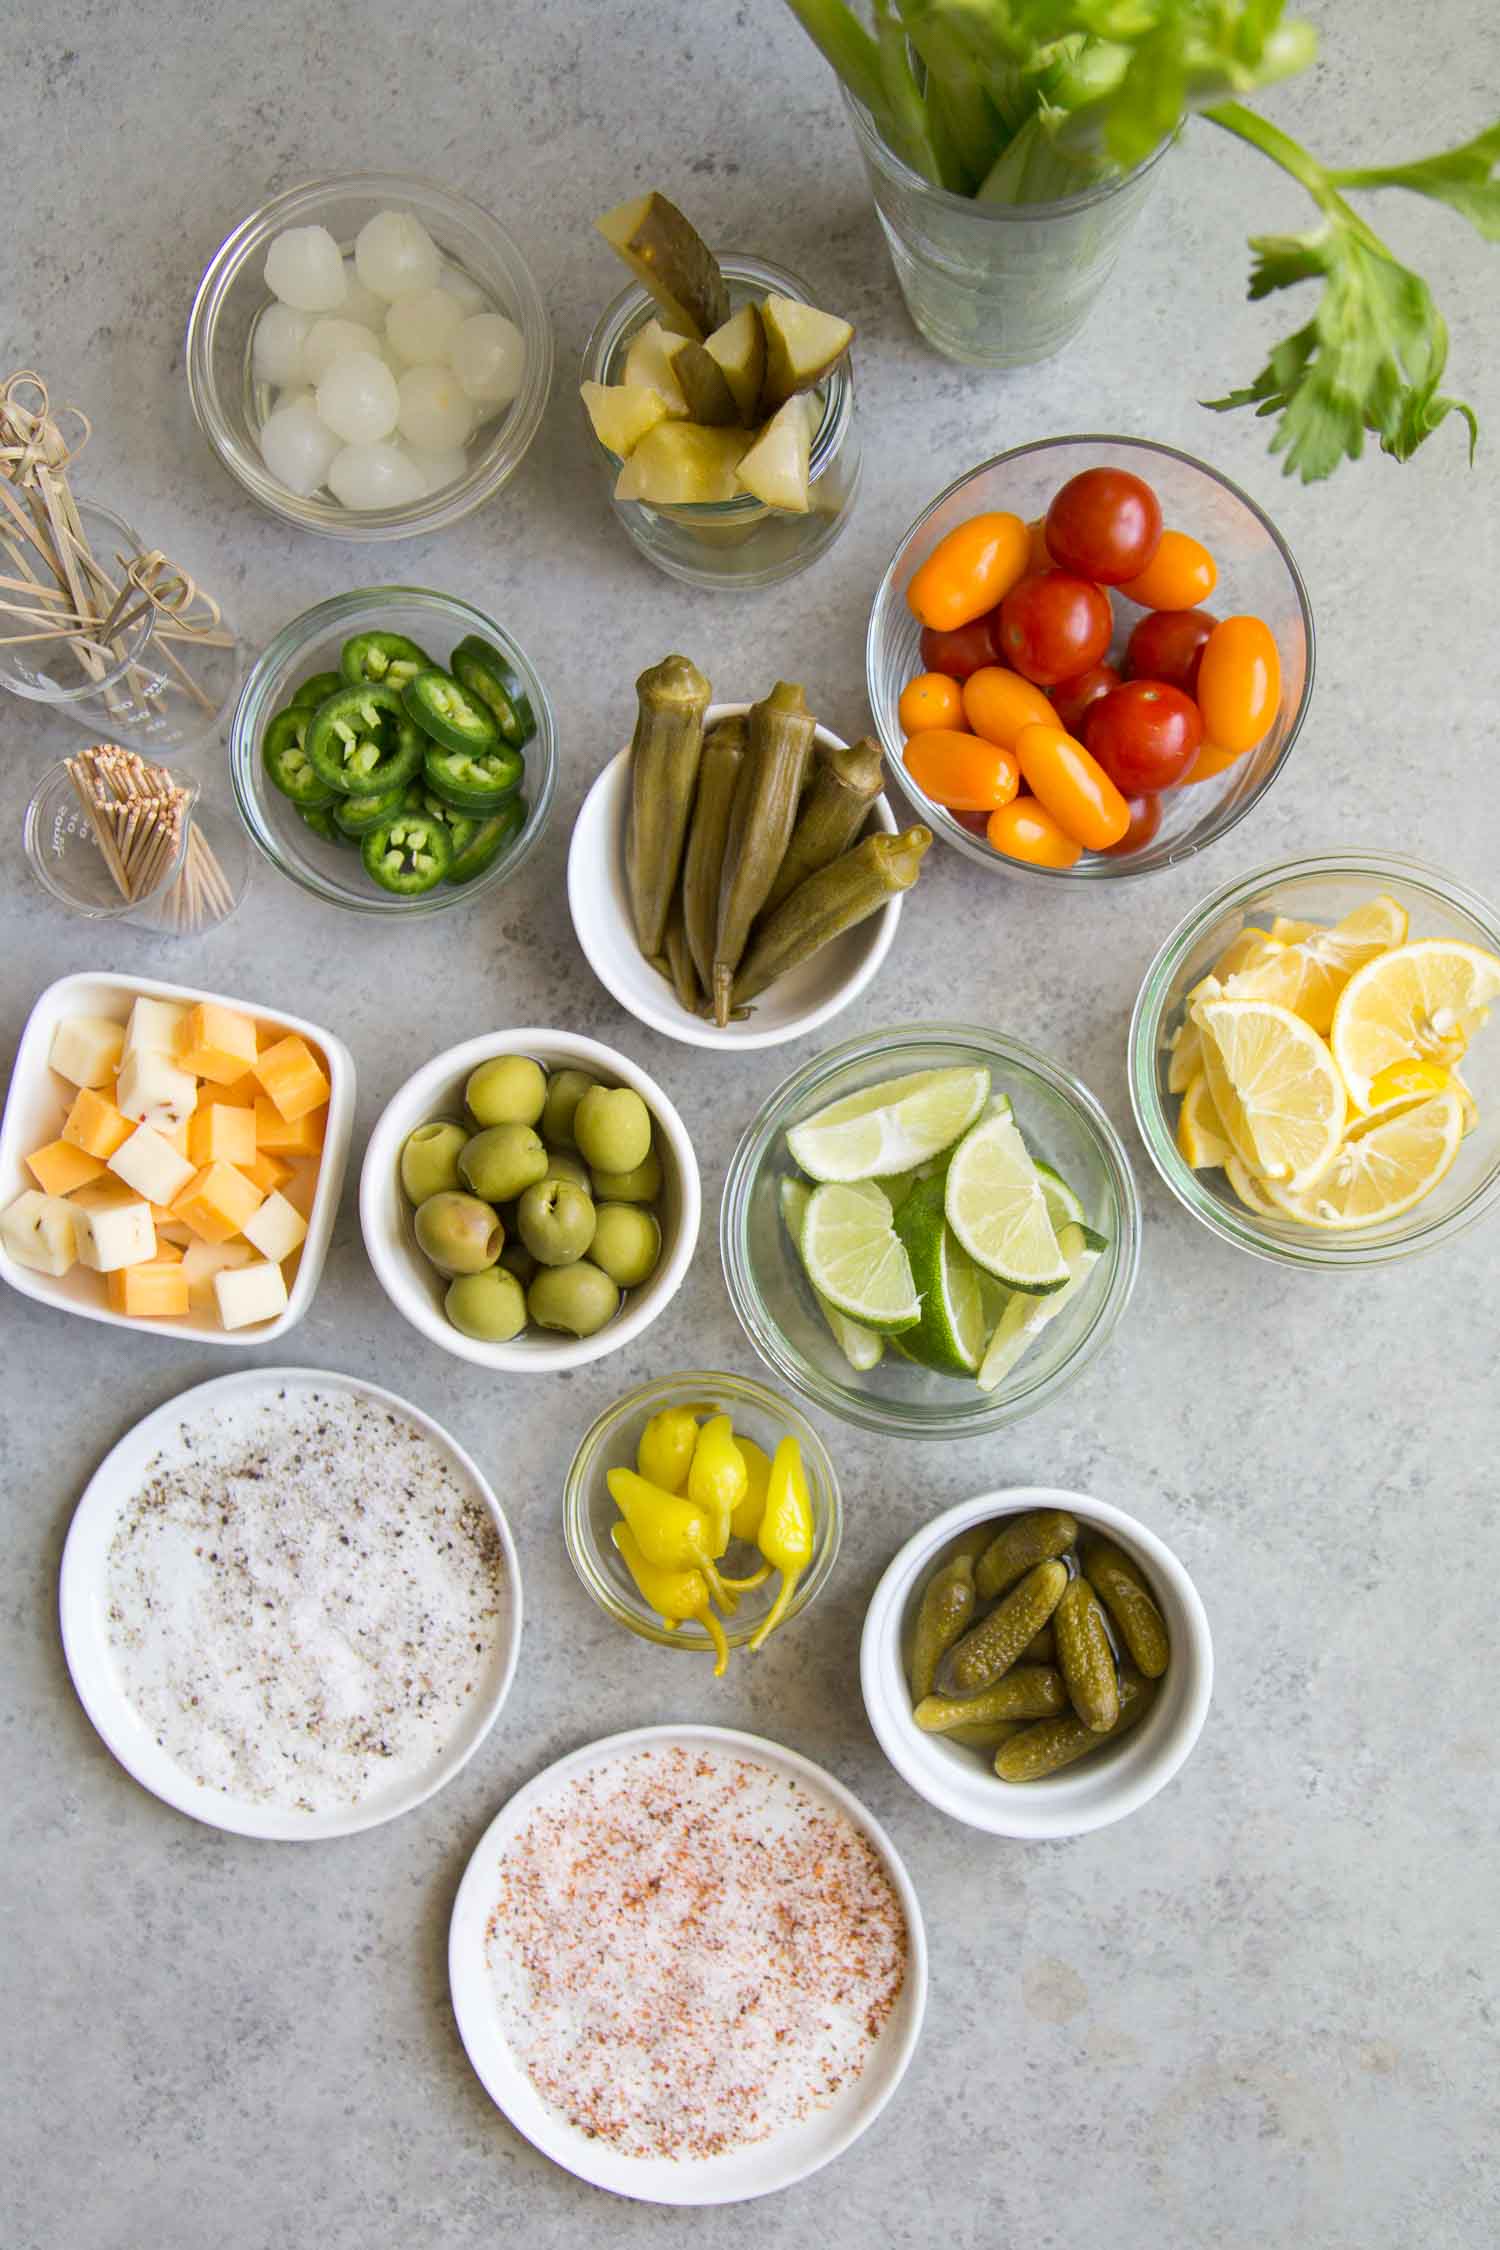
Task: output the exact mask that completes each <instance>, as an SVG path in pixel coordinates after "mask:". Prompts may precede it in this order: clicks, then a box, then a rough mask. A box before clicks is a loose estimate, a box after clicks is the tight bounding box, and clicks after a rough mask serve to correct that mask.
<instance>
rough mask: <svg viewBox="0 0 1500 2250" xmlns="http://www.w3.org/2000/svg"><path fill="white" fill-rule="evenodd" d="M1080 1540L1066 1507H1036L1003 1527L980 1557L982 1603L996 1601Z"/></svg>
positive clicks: (978, 1576)
mask: <svg viewBox="0 0 1500 2250" xmlns="http://www.w3.org/2000/svg"><path fill="white" fill-rule="evenodd" d="M1077 1537H1078V1525H1077V1523H1076V1522H1075V1520H1074V1519H1073V1517H1072V1516H1070V1515H1069V1514H1068V1512H1067V1510H1066V1509H1065V1508H1033V1509H1032V1510H1031V1511H1030V1512H1029V1513H1028V1514H1027V1515H1024V1516H1012V1517H1011V1518H1010V1519H1009V1521H1008V1522H1006V1523H1004V1524H1002V1525H1001V1527H1000V1529H999V1530H998V1531H997V1532H996V1534H995V1536H994V1538H993V1539H992V1540H991V1541H990V1543H989V1545H988V1546H987V1547H986V1548H985V1550H984V1553H983V1554H982V1555H981V1556H980V1558H979V1561H978V1564H977V1566H976V1568H975V1571H974V1584H975V1586H976V1588H977V1589H978V1592H979V1598H980V1600H981V1601H986V1602H989V1601H993V1600H994V1598H995V1596H996V1595H997V1594H1003V1593H1004V1592H1005V1589H1006V1587H1007V1586H1013V1585H1014V1584H1015V1582H1016V1580H1017V1579H1018V1578H1020V1577H1021V1576H1022V1575H1023V1574H1024V1573H1025V1572H1026V1571H1028V1570H1031V1569H1032V1568H1034V1566H1035V1565H1036V1564H1037V1563H1039V1562H1050V1561H1051V1560H1052V1558H1053V1556H1054V1555H1064V1554H1066V1553H1067V1551H1068V1549H1069V1548H1070V1547H1071V1546H1072V1544H1073V1542H1074V1540H1075V1539H1076V1538H1077Z"/></svg>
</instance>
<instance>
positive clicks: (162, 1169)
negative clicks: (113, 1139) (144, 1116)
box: [105, 1125, 193, 1203]
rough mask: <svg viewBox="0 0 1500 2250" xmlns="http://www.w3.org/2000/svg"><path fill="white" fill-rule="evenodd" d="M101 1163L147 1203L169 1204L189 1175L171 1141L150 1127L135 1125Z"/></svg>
mask: <svg viewBox="0 0 1500 2250" xmlns="http://www.w3.org/2000/svg"><path fill="white" fill-rule="evenodd" d="M105 1162H106V1163H107V1164H108V1166H109V1169H110V1170H111V1171H112V1172H114V1173H115V1174H117V1175H118V1177H119V1178H120V1179H122V1180H123V1181H124V1182H125V1185H126V1186H127V1187H132V1188H134V1189H135V1192H136V1194H137V1195H143V1196H144V1197H145V1198H146V1201H147V1202H148V1203H170V1202H171V1201H172V1198H173V1197H174V1196H177V1195H181V1193H182V1191H183V1189H184V1188H185V1187H186V1186H187V1184H188V1181H189V1180H190V1179H191V1178H192V1176H193V1167H192V1165H191V1164H189V1162H188V1160H187V1158H186V1157H185V1156H179V1155H178V1153H177V1151H176V1149H175V1148H173V1146H172V1144H171V1142H170V1141H164V1140H163V1139H162V1137H161V1135H160V1133H158V1132H156V1131H155V1130H154V1129H153V1128H152V1127H151V1126H150V1125H137V1127H136V1129H135V1131H134V1132H133V1133H132V1134H131V1136H130V1138H129V1140H128V1141H122V1142H121V1143H120V1146H119V1147H118V1148H117V1149H116V1150H115V1153H114V1155H113V1156H110V1157H107V1158H106V1159H105Z"/></svg>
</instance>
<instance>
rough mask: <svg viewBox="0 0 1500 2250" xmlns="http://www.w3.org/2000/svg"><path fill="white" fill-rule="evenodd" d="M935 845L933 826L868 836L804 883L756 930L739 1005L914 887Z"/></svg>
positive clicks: (741, 977) (740, 979)
mask: <svg viewBox="0 0 1500 2250" xmlns="http://www.w3.org/2000/svg"><path fill="white" fill-rule="evenodd" d="M931 843H932V830H931V829H930V828H920V827H918V828H908V829H906V830H905V831H904V832H903V833H902V834H901V835H899V836H887V835H885V834H884V833H881V834H879V835H876V836H867V837H866V838H865V840H864V842H863V843H862V844H856V846H855V847H854V850H853V851H852V852H845V853H844V855H843V857H842V858H841V859H836V860H834V861H833V863H832V865H831V866H828V867H821V868H819V870H818V872H817V874H816V875H809V876H808V878H807V881H806V882H805V883H799V884H798V886H797V888H796V890H794V891H793V892H792V895H791V897H790V898H788V899H786V900H784V901H783V902H782V904H781V905H780V906H778V907H777V909H776V911H775V913H774V914H773V915H772V916H771V917H770V919H769V921H767V922H766V923H765V925H764V927H763V928H761V929H760V930H758V931H757V933H756V936H755V939H754V942H753V944H752V945H751V947H750V950H749V952H748V953H747V954H746V955H745V958H744V960H743V961H742V962H741V964H740V968H739V971H738V973H737V975H736V976H735V979H734V984H733V987H732V992H733V1001H734V1005H735V1006H736V1007H740V1006H742V1005H743V1004H744V1003H745V1002H746V1001H747V1000H754V999H755V998H756V997H757V996H758V995H759V994H760V993H762V992H764V991H765V989H766V987H767V986H768V985H771V984H775V982H776V981H777V979H778V978H779V977H784V976H786V975H787V973H788V972H789V971H790V970H792V969H795V968H797V967H798V966H799V965H800V964H801V963H802V962H803V961H807V960H810V959H811V958H812V956H813V955H814V954H815V953H821V952H822V950H823V947H824V946H825V945H828V944H830V943H831V942H832V940H833V939H834V938H836V937H839V936H841V935H842V933H843V932H844V931H845V930H852V929H854V928H855V927H856V926H857V925H858V924H859V923H861V922H863V921H866V920H868V918H869V917H870V915H872V914H878V913H879V911H880V909H881V908H882V907H883V906H885V905H887V904H888V902H889V901H890V900H891V899H892V898H894V897H896V896H898V895H899V893H900V892H902V891H907V890H910V889H911V886H912V884H913V883H914V882H915V881H916V879H917V877H918V875H919V874H920V873H921V869H922V861H923V858H924V857H925V855H926V853H927V850H928V847H929V846H930V845H931ZM717 975H718V969H717V965H716V966H715V977H716V978H717ZM717 997H718V988H717V984H716V986H715V999H716V1000H717Z"/></svg>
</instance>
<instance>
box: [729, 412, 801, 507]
mask: <svg viewBox="0 0 1500 2250" xmlns="http://www.w3.org/2000/svg"><path fill="white" fill-rule="evenodd" d="M736 474H737V476H738V478H739V481H740V483H741V484H742V485H743V486H744V488H745V490H746V491H747V492H748V493H751V494H753V496H754V497H755V498H756V499H757V500H763V501H764V502H765V504H766V506H767V507H768V508H780V509H781V510H782V511H783V512H784V513H785V514H787V515H789V516H805V515H806V514H807V511H808V509H809V508H810V507H811V506H812V424H811V421H810V419H809V417H808V412H807V401H806V400H805V399H801V398H789V399H788V400H787V402H786V404H785V406H778V407H777V409H776V412H775V413H774V414H773V415H772V416H771V419H770V421H769V422H767V424H766V426H765V428H764V429H763V430H762V431H761V433H760V435H759V436H758V437H757V438H756V440H755V443H754V444H753V445H752V446H750V447H749V449H748V450H747V451H746V453H745V454H744V456H743V458H742V459H741V460H740V462H739V465H738V468H737V470H736Z"/></svg>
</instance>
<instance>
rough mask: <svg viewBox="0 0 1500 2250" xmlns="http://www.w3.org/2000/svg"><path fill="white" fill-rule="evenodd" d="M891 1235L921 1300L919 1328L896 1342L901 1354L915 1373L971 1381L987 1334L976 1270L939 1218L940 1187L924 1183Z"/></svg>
mask: <svg viewBox="0 0 1500 2250" xmlns="http://www.w3.org/2000/svg"><path fill="white" fill-rule="evenodd" d="M896 1233H897V1235H898V1236H899V1237H900V1239H901V1241H902V1243H903V1244H904V1245H905V1248H906V1254H907V1257H908V1258H909V1259H910V1260H911V1270H912V1278H913V1280H914V1281H915V1282H916V1285H917V1292H918V1294H919V1296H920V1297H921V1300H922V1318H921V1322H920V1324H919V1326H917V1327H916V1328H912V1329H909V1330H908V1331H907V1332H906V1334H905V1335H903V1337H902V1338H901V1349H902V1351H903V1352H904V1353H905V1354H906V1356H907V1358H908V1359H914V1360H915V1361H916V1362H917V1364H918V1366H920V1367H932V1368H935V1369H937V1371H938V1372H939V1373H940V1374H943V1375H972V1374H974V1372H975V1371H976V1369H977V1368H978V1366H979V1361H980V1356H981V1354H982V1353H983V1351H984V1347H985V1342H986V1339H987V1338H988V1336H989V1328H988V1326H987V1325H986V1323H985V1317H984V1299H983V1297H982V1295H981V1293H980V1287H979V1274H978V1270H977V1268H976V1267H975V1266H974V1265H973V1263H972V1262H971V1261H970V1259H968V1258H967V1257H966V1256H965V1255H964V1253H963V1251H962V1250H961V1249H960V1248H959V1246H958V1244H957V1242H956V1241H955V1240H954V1236H953V1229H952V1228H951V1227H950V1226H949V1224H948V1222H947V1220H946V1219H945V1218H944V1217H943V1183H942V1181H941V1180H928V1181H926V1182H924V1184H923V1185H922V1186H921V1187H919V1188H916V1189H915V1190H914V1191H913V1192H912V1194H910V1195H909V1196H908V1197H907V1199H906V1201H905V1202H904V1203H903V1204H902V1206H901V1210H900V1212H899V1214H898V1216H897V1219H896Z"/></svg>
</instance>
